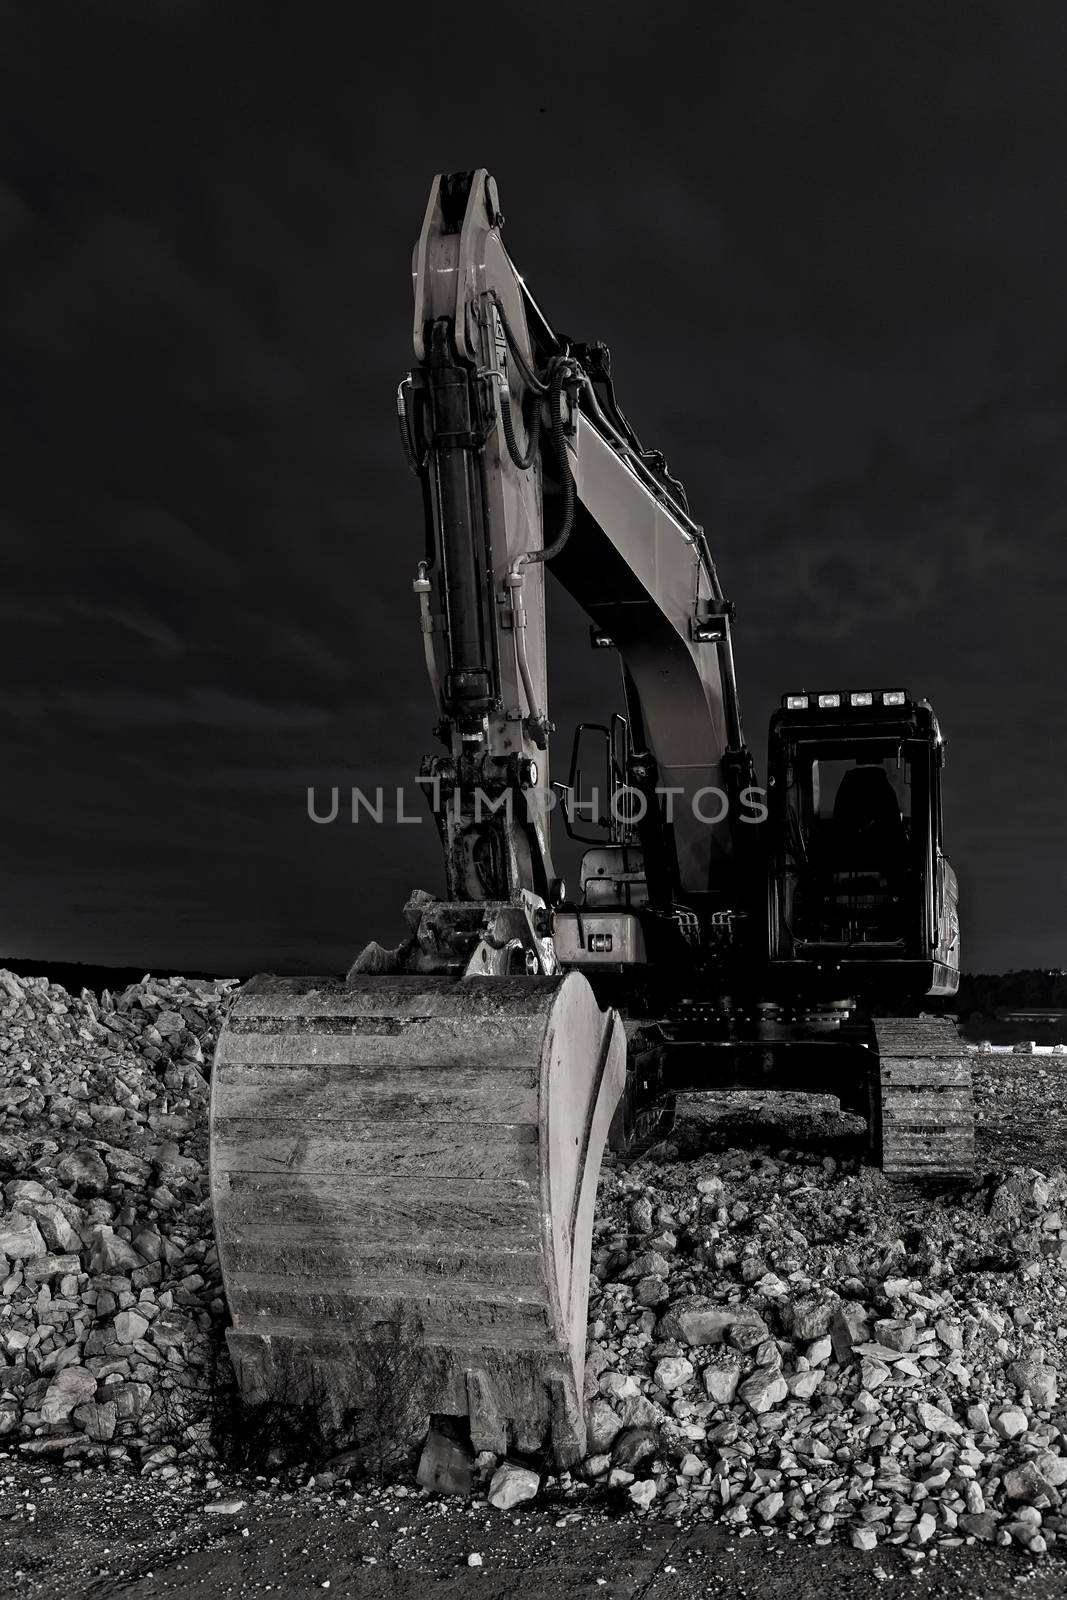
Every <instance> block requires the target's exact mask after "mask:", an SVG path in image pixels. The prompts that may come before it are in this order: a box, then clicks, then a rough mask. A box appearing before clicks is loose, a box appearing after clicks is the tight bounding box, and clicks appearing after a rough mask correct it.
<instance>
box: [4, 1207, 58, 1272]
mask: <svg viewBox="0 0 1067 1600" xmlns="http://www.w3.org/2000/svg"><path fill="white" fill-rule="evenodd" d="M47 1253H48V1246H47V1245H46V1244H45V1242H44V1239H43V1238H42V1237H41V1230H40V1228H39V1227H38V1226H37V1224H36V1222H34V1220H33V1218H32V1217H27V1216H25V1215H24V1214H23V1213H22V1212H21V1211H13V1212H11V1213H10V1215H8V1216H6V1217H4V1218H2V1219H0V1255H5V1256H7V1257H8V1259H9V1260H11V1261H32V1260H34V1259H35V1258H36V1257H37V1256H43V1255H47Z"/></svg>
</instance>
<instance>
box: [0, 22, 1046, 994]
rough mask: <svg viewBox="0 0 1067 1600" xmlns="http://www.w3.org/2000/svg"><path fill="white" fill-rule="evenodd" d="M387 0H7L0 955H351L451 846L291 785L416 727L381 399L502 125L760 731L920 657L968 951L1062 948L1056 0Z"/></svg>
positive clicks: (546, 267) (187, 960)
mask: <svg viewBox="0 0 1067 1600" xmlns="http://www.w3.org/2000/svg"><path fill="white" fill-rule="evenodd" d="M370 9H371V8H364V7H362V6H359V5H356V4H354V3H351V0H349V3H345V4H336V5H326V4H319V5H313V4H308V5H296V4H291V5H289V6H286V7H275V6H270V5H267V4H263V3H260V4H258V5H255V6H249V7H247V8H240V7H236V6H232V5H226V4H220V3H218V0H216V3H214V4H211V5H205V6H196V5H192V4H189V5H182V4H179V3H175V0H171V3H162V0H156V3H145V0H138V3H137V4H136V5H132V4H131V5H123V6H120V5H115V4H100V5H95V6H77V7H74V6H70V7H55V6H45V5H41V6H40V7H27V6H24V5H22V4H17V5H16V4H7V5H5V6H3V7H2V8H0V26H2V42H0V118H2V129H3V131H2V144H0V275H2V286H0V405H2V411H3V422H2V427H0V443H2V463H0V517H2V526H3V550H4V563H3V566H4V573H3V580H2V584H0V660H2V671H0V725H2V729H0V737H2V749H3V756H4V770H5V775H6V780H7V781H6V783H5V785H4V788H3V794H2V799H0V805H2V812H0V841H2V855H0V868H2V871H0V954H5V953H6V954H8V955H12V956H40V957H42V958H51V959H53V960H60V959H66V960H85V961H92V962H116V963H133V964H141V963H143V964H144V965H145V966H149V965H159V966H171V967H182V966H185V967H188V968H195V969H198V970H204V969H207V970H219V971H248V970H254V969H259V968H269V967H273V968H281V969H283V970H285V969H289V970H293V969H300V968H304V969H312V970H336V969H338V968H341V967H343V966H344V965H345V964H346V963H347V961H348V960H349V958H350V956H351V954H352V953H353V951H354V950H355V949H356V948H358V946H359V945H360V944H361V943H362V942H363V940H364V939H366V938H367V937H370V936H372V935H377V936H379V937H381V938H382V939H383V940H386V939H392V938H395V937H396V936H397V935H398V934H399V931H400V927H399V909H400V906H401V904H402V902H403V900H404V898H405V897H406V893H407V891H408V889H409V888H410V887H412V886H414V885H417V884H424V885H426V886H427V887H430V888H436V887H437V886H438V883H439V867H438V857H437V850H436V844H435V837H434V834H433V831H432V829H431V828H430V827H429V826H428V825H427V826H413V827H398V826H395V825H394V826H392V827H388V828H387V827H382V828H378V827H374V826H371V825H369V824H366V823H364V824H362V825H361V826H359V827H355V828H353V827H351V826H344V825H342V824H340V823H338V824H337V825H335V826H333V827H315V826H314V825H313V824H311V823H310V822H309V821H308V820H307V818H306V812H305V794H306V787H307V785H308V783H317V784H319V785H321V786H328V785H330V784H333V783H338V784H341V785H343V786H346V787H347V786H349V785H351V784H353V783H358V784H362V785H364V786H366V785H372V784H374V783H376V782H384V783H386V784H389V785H395V784H397V783H400V782H403V781H404V780H405V779H406V778H407V777H408V775H409V774H410V773H412V772H413V771H415V770H416V769H417V763H418V759H419V757H420V755H421V754H422V753H423V751H424V750H429V749H431V748H434V743H433V740H432V739H431V736H430V725H431V722H432V713H431V708H430V700H429V693H428V689H427V687H426V685H425V681H424V676H423V669H422V664H421V651H420V644H419V636H418V633H417V630H416V628H415V624H414V611H413V601H412V598H411V593H410V581H411V577H412V573H413V567H414V563H415V561H416V559H417V557H418V554H419V551H420V547H421V541H422V528H421V508H420V503H419V497H418V492H417V488H416V486H415V483H414V480H413V479H412V478H411V477H410V476H409V474H408V473H407V471H406V469H405V467H404V465H403V462H402V460H401V459H400V456H399V450H398V446H397V444H396V436H395V418H394V409H393V407H394V392H395V387H396V383H397V381H398V379H399V378H400V377H401V376H402V375H403V373H404V372H405V371H406V370H407V368H408V366H409V365H410V363H411V350H410V317H411V281H410V275H409V269H410V251H411V246H412V243H413V241H414V238H415V236H416V234H417V232H418V228H419V225H420V222H421V218H422V212H423V208H424V205H425V201H426V196H427V193H428V189H429V184H430V181H431V179H432V177H433V175H434V173H435V172H437V171H441V170H449V169H454V168H463V167H468V166H477V165H485V166H487V167H488V168H489V169H490V171H491V172H493V174H494V175H495V176H496V178H497V180H498V183H499V185H500V192H501V199H502V203H503V209H504V211H505V213H506V216H507V218H508V223H507V226H506V229H505V238H506V240H507V242H508V245H509V248H510V250H511V252H512V255H513V256H514V257H515V259H516V261H517V262H518V264H519V265H520V269H521V270H522V271H523V272H524V274H525V275H526V277H527V279H528V281H529V282H530V284H531V287H532V288H533V291H534V293H535V295H536V296H537V297H538V298H539V299H540V300H541V302H542V304H543V305H544V307H545V309H546V310H547V311H548V312H549V314H550V315H551V316H552V318H553V319H554V320H555V322H556V323H557V325H558V326H561V327H563V328H565V329H566V330H567V331H568V332H569V333H571V334H572V335H574V336H575V337H578V338H597V337H599V338H603V339H605V340H606V341H607V342H608V343H609V345H610V346H611V348H612V353H613V359H614V369H615V374H616V381H617V387H618V390H619V395H620V400H621V402H622V404H623V406H624V408H625V409H626V410H627V412H628V413H629V415H630V418H631V420H632V421H633V422H634V424H635V426H636V427H637V428H638V431H639V432H640V433H641V435H642V437H643V439H644V440H645V443H646V444H651V445H657V446H659V447H660V448H662V449H664V450H665V451H666V452H667V455H668V459H669V461H670V463H671V465H672V467H673V468H674V470H675V471H676V472H678V473H679V474H680V475H681V476H682V478H683V479H684V480H685V482H686V485H687V487H688V490H689V495H690V499H691V502H692V504H693V507H694V510H695V512H696V514H697V516H698V517H699V519H700V520H701V521H703V523H704V524H705V526H706V528H707V529H708V530H709V534H710V538H711V543H712V547H713V550H714V552H715V556H716V559H717V561H718V564H719V569H720V573H721V575H722V578H723V582H724V586H725V587H726V589H727V592H728V593H729V594H730V595H731V596H732V598H733V599H734V600H735V601H736V603H737V608H738V620H737V625H736V651H737V658H738V666H739V673H740V678H741V690H742V704H743V708H744V710H745V713H746V724H747V732H748V735H749V739H750V742H751V743H752V744H753V746H754V747H755V749H756V751H757V756H758V760H759V763H760V767H761V769H762V764H763V750H764V746H765V737H766V723H767V719H768V716H769V713H770V710H771V708H772V706H773V704H774V703H775V702H776V700H777V697H778V695H779V693H780V692H781V691H782V690H784V689H787V688H791V687H799V686H801V685H807V686H809V687H818V686H826V685H841V686H845V687H848V686H856V687H865V686H869V685H874V686H878V685H880V684H896V683H904V684H906V685H907V686H908V687H909V688H911V689H912V690H913V691H914V692H916V693H922V694H926V695H928V696H929V697H930V698H931V699H932V700H933V702H934V704H935V707H936V708H937V710H938V713H939V716H940V718H941V722H942V726H943V728H944V730H945V732H946V735H947V738H948V741H949V765H948V770H947V774H946V777H947V782H948V793H947V806H948V840H949V847H950V854H951V856H952V858H953V859H954V861H955V864H956V866H957V869H958V871H959V873H960V878H961V883H962V897H963V898H962V909H963V915H964V964H965V966H967V967H969V968H970V969H972V970H974V969H976V968H985V969H990V968H1003V967H1008V966H1021V965H1029V964H1040V965H1060V964H1061V963H1062V962H1063V961H1064V956H1065V954H1067V952H1065V948H1064V946H1065V940H1064V911H1063V905H1064V897H1065V893H1067V868H1065V859H1067V858H1065V849H1064V846H1065V843H1067V807H1065V805H1064V799H1063V791H1064V786H1065V782H1067V694H1065V688H1067V685H1065V673H1064V668H1063V661H1064V651H1065V646H1064V640H1063V634H1064V629H1063V621H1062V609H1063V604H1064V596H1065V578H1067V546H1065V541H1064V530H1065V521H1067V450H1065V442H1067V207H1065V185H1067V96H1065V93H1064V83H1065V82H1067V12H1065V11H1064V8H1063V7H1062V5H1060V4H1047V5H1044V4H1034V3H1029V0H1024V3H1016V4H1011V3H1008V0H1003V3H1001V4H996V5H990V4H984V3H982V0H970V3H968V4H966V5H962V4H961V5H958V6H949V5H943V4H938V3H937V0H930V3H928V4H927V5H925V6H923V7H921V8H919V7H915V8H913V9H912V8H909V7H907V6H904V7H900V6H894V7H890V6H884V7H881V6H857V5H855V4H851V5H844V4H842V5H835V6H833V7H827V6H822V5H819V4H815V3H810V0H809V3H805V4H803V5H796V4H794V5H791V6H769V5H768V6H761V5H756V4H747V3H744V0H741V3H738V4H731V5H725V4H721V5H720V4H713V5H702V6H699V7H697V6H693V7H685V6H677V5H675V6H670V5H667V6H661V7H655V8H652V7H647V6H629V5H626V4H620V3H614V4H611V5H606V4H600V3H596V0H583V3H582V4H581V5H573V6H570V7H566V8H564V7H532V8H531V7H528V6H527V7H511V6H508V7H496V6H479V7H471V6H467V5H461V6H457V7H449V6H447V5H440V4H437V5H433V6H428V5H427V6H420V5H414V6H411V5H398V6H394V7H382V8H377V7H375V8H373V12H374V16H373V20H372V21H370V22H368V20H367V18H368V15H369V12H370ZM382 14H384V16H383V15H382ZM653 17H654V18H655V19H656V20H655V25H653V23H652V19H653ZM546 19H547V20H546ZM371 29H373V31H369V30H371ZM554 611H555V613H556V620H557V621H558V625H559V635H560V637H559V646H558V652H557V656H556V661H555V668H556V674H555V675H556V688H557V694H556V699H555V704H554V708H553V709H554V712H555V715H556V717H557V720H559V721H560V722H561V723H567V722H568V721H570V720H573V718H574V716H575V715H576V714H578V713H579V712H581V711H584V712H585V713H586V714H587V715H591V716H596V715H598V714H600V715H603V713H604V711H605V710H606V709H609V707H608V706H606V705H605V704H604V701H603V695H602V694H598V686H601V687H605V686H611V685H613V678H611V677H609V676H608V675H607V672H606V666H605V663H604V662H603V660H602V658H599V657H593V656H591V655H589V654H588V653H587V651H586V647H585V633H584V628H583V626H582V624H581V622H580V619H578V617H577V615H576V613H575V612H574V611H573V608H570V607H568V606H564V605H556V606H555V607H554ZM556 761H557V767H559V766H560V765H561V764H562V761H563V751H562V749H560V750H558V751H557V756H556Z"/></svg>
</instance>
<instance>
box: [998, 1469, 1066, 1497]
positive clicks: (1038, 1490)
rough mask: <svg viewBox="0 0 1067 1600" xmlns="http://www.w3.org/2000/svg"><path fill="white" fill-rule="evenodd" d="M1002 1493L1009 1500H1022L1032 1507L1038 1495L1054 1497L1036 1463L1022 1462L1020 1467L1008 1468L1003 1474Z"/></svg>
mask: <svg viewBox="0 0 1067 1600" xmlns="http://www.w3.org/2000/svg"><path fill="white" fill-rule="evenodd" d="M1004 1493H1005V1495H1006V1496H1007V1497H1008V1499H1009V1500H1023V1501H1025V1502H1026V1503H1027V1504H1028V1505H1032V1504H1033V1503H1034V1502H1035V1501H1036V1500H1037V1499H1038V1497H1039V1496H1040V1495H1046V1496H1047V1497H1048V1498H1049V1499H1053V1498H1054V1497H1055V1490H1054V1489H1053V1488H1052V1485H1051V1484H1050V1483H1049V1482H1048V1480H1047V1479H1046V1478H1045V1477H1043V1476H1042V1473H1041V1470H1040V1468H1039V1467H1038V1465H1037V1462H1036V1461H1032V1460H1031V1461H1024V1462H1022V1463H1021V1465H1020V1466H1017V1467H1009V1468H1008V1471H1007V1472H1006V1473H1005V1474H1004Z"/></svg>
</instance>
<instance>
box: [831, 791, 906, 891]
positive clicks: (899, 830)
mask: <svg viewBox="0 0 1067 1600" xmlns="http://www.w3.org/2000/svg"><path fill="white" fill-rule="evenodd" d="M907 843H908V834H907V829H906V827H905V825H904V819H903V817H902V816H901V814H900V802H899V801H898V799H897V797H896V794H895V792H894V790H893V785H892V784H891V783H890V781H889V774H888V773H887V772H886V770H885V768H884V767H882V766H870V767H850V768H849V770H848V771H847V772H846V773H845V775H844V777H843V778H842V779H841V783H840V786H839V787H838V791H837V797H836V799H835V800H834V854H835V856H836V858H837V861H838V863H839V864H840V865H841V866H842V867H845V866H847V867H850V868H853V869H855V868H863V867H866V868H868V869H872V868H881V870H883V871H886V870H888V869H891V868H893V867H896V866H898V865H899V864H900V861H901V857H902V856H903V853H904V851H905V849H906V848H907Z"/></svg>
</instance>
